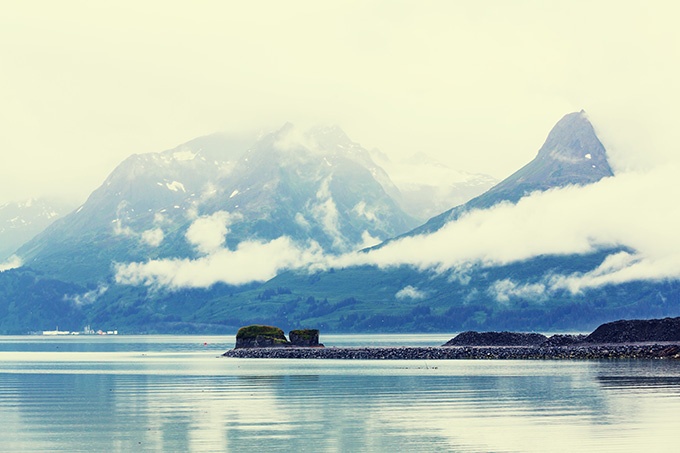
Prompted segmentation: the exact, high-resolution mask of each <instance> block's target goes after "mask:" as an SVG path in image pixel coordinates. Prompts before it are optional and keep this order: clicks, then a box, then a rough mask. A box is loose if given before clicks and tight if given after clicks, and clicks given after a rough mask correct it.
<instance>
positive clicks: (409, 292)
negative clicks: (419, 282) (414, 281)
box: [394, 285, 427, 300]
mask: <svg viewBox="0 0 680 453" xmlns="http://www.w3.org/2000/svg"><path fill="white" fill-rule="evenodd" d="M426 296H427V293H425V292H424V291H420V290H419V289H417V288H415V287H413V286H411V285H408V286H405V287H403V288H402V289H400V290H399V291H397V294H395V295H394V297H396V298H397V299H398V300H404V299H412V300H421V299H424V298H425V297H426Z"/></svg>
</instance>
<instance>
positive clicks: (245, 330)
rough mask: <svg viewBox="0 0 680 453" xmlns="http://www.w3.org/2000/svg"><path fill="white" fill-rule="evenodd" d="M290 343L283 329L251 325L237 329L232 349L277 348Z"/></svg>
mask: <svg viewBox="0 0 680 453" xmlns="http://www.w3.org/2000/svg"><path fill="white" fill-rule="evenodd" d="M290 345H291V344H290V343H289V342H288V340H287V339H286V335H284V333H283V330H281V329H279V328H278V327H273V326H262V325H251V326H246V327H241V328H240V329H239V330H238V333H237V334H236V346H235V347H234V349H241V348H277V347H286V346H290Z"/></svg>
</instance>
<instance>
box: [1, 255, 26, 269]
mask: <svg viewBox="0 0 680 453" xmlns="http://www.w3.org/2000/svg"><path fill="white" fill-rule="evenodd" d="M23 265H24V263H23V261H22V260H21V258H19V257H18V256H16V255H12V256H10V257H9V258H7V261H5V262H4V263H0V272H5V271H8V270H10V269H16V268H18V267H21V266H23Z"/></svg>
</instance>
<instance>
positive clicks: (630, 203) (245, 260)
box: [116, 166, 680, 302]
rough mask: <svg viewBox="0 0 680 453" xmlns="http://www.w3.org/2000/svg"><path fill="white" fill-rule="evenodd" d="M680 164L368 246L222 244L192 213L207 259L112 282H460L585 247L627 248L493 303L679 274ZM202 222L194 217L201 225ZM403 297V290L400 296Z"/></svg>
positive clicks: (136, 270) (218, 225) (142, 269)
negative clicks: (292, 278) (479, 270)
mask: <svg viewBox="0 0 680 453" xmlns="http://www.w3.org/2000/svg"><path fill="white" fill-rule="evenodd" d="M677 174H678V168H677V167H670V166H669V167H665V168H660V169H656V170H655V171H652V172H648V173H628V174H623V175H619V176H616V177H613V178H607V179H604V180H602V181H600V182H598V183H596V184H592V185H589V186H585V187H566V188H562V189H554V190H550V191H547V192H541V193H534V194H531V195H529V196H527V197H525V198H523V199H521V200H520V201H519V202H518V203H517V204H516V205H513V204H510V203H501V204H499V205H497V206H494V207H492V208H490V209H487V210H483V211H472V212H470V213H468V214H466V215H464V216H463V217H461V218H460V219H459V220H457V221H456V222H451V223H449V224H447V225H446V226H445V227H444V228H442V229H441V230H439V231H437V232H435V233H432V234H429V235H421V236H414V237H406V238H403V239H400V240H397V241H393V242H391V243H389V244H387V245H385V246H384V247H382V248H380V249H377V250H371V251H369V252H367V253H359V252H354V253H347V254H342V255H331V254H327V253H324V252H323V251H322V250H321V249H320V247H319V246H318V245H316V244H311V245H300V244H296V243H294V242H293V241H292V240H291V239H289V238H287V237H281V238H279V239H276V240H274V241H270V242H260V241H247V242H243V243H241V244H240V245H239V246H238V247H237V248H236V250H228V249H225V248H224V247H223V244H224V237H225V235H226V234H228V225H229V224H230V223H231V222H236V221H238V219H235V218H234V217H233V216H230V215H229V214H227V213H224V214H220V213H217V214H214V215H213V216H211V217H210V218H199V219H197V220H196V221H195V223H194V225H192V227H191V228H190V229H189V231H190V232H192V231H194V230H196V231H198V230H201V232H202V233H201V234H200V235H199V234H197V235H196V236H195V237H194V236H193V234H191V233H189V232H188V233H187V240H188V241H189V242H191V243H192V244H194V245H195V246H196V248H197V250H198V251H200V252H202V253H205V256H203V257H200V258H198V259H195V260H190V259H169V260H168V259H166V260H154V261H148V262H146V263H130V264H121V265H118V266H117V268H116V280H117V281H118V282H119V283H125V284H133V285H141V284H143V285H158V286H163V287H168V288H182V287H209V286H210V285H212V284H214V283H217V282H224V283H229V284H234V285H239V284H245V283H248V282H253V281H265V280H268V279H270V278H272V277H274V276H275V275H276V274H277V273H278V272H281V271H283V270H287V269H308V270H319V269H327V268H329V267H339V268H341V267H350V266H359V265H373V266H377V267H380V268H389V267H394V266H404V265H405V266H411V267H413V268H415V269H418V270H420V271H423V272H435V273H439V274H449V275H451V276H452V278H455V279H458V280H459V281H461V282H464V281H465V279H466V273H467V270H469V269H470V268H471V267H474V266H482V267H490V266H502V265H506V264H510V263H515V262H521V261H523V260H527V259H531V258H534V257H537V256H541V255H572V254H588V253H592V252H595V251H597V250H601V249H606V248H615V247H624V248H625V249H626V250H628V251H627V252H617V253H614V254H612V255H610V256H608V257H607V258H606V259H605V260H604V261H603V262H602V263H601V264H600V265H599V266H598V267H596V268H595V269H593V270H591V271H589V272H585V273H577V274H571V275H546V276H543V277H542V280H541V281H540V282H538V283H536V282H533V283H532V284H531V285H527V284H526V283H521V284H520V283H517V282H513V281H511V280H502V281H499V282H495V283H494V284H493V285H492V287H490V288H489V291H490V293H491V294H493V295H494V296H495V297H496V298H497V299H498V300H499V301H501V302H503V301H507V300H509V299H510V298H511V297H533V298H540V297H544V294H545V293H546V292H549V291H554V290H568V291H571V292H572V293H577V292H580V291H583V290H585V289H588V288H593V287H599V286H603V285H607V284H616V283H624V282H628V281H635V280H663V279H675V278H680V239H679V238H678V234H677V232H678V231H680V208H679V207H678V204H677V200H678V199H680V184H677V182H676V178H677ZM199 222H200V223H199ZM402 296H404V297H407V293H406V292H405V293H403V295H402Z"/></svg>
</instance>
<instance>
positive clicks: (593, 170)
mask: <svg viewBox="0 0 680 453" xmlns="http://www.w3.org/2000/svg"><path fill="white" fill-rule="evenodd" d="M610 176H614V173H613V172H612V169H611V167H610V166H609V162H608V161H607V152H606V150H605V148H604V146H603V145H602V143H601V142H600V139H599V138H597V135H596V133H595V130H594V129H593V125H592V124H591V123H590V121H589V120H588V117H587V116H586V114H585V112H584V111H583V110H581V111H580V112H574V113H570V114H568V115H565V116H564V117H563V118H562V119H561V120H559V121H558V122H557V124H556V125H555V126H554V127H553V129H552V130H551V131H550V133H549V134H548V138H547V139H546V141H545V143H544V144H543V146H542V147H541V148H540V149H539V151H538V154H537V155H536V157H535V158H534V159H533V160H532V161H531V162H529V163H528V164H526V165H525V166H524V167H522V168H520V169H519V170H518V171H516V172H515V173H513V174H512V175H510V176H508V177H507V178H506V179H504V180H503V181H501V182H500V183H499V184H497V185H496V186H494V187H493V188H491V189H490V190H488V191H486V192H484V193H483V194H482V195H480V196H478V197H476V198H473V199H472V200H470V201H469V202H467V203H465V204H462V205H460V206H457V207H455V208H452V209H449V210H448V211H445V212H443V213H442V214H440V215H438V216H435V217H433V218H432V219H430V220H429V221H427V222H426V223H425V224H424V225H422V226H420V227H418V228H416V229H414V230H413V231H411V232H409V233H408V235H416V234H423V233H431V232H433V231H437V230H439V229H440V228H441V227H442V226H444V225H445V224H446V223H447V222H450V221H452V220H455V219H457V218H459V217H460V216H461V215H462V214H464V213H466V212H469V211H471V210H474V209H487V208H490V207H491V206H493V205H495V204H498V203H500V202H503V201H509V202H511V203H516V202H517V201H519V199H520V198H522V197H524V196H526V195H528V194H530V193H532V192H536V191H545V190H548V189H552V188H557V187H564V186H568V185H586V184H592V183H594V182H597V181H599V180H600V179H602V178H606V177H610Z"/></svg>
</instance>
